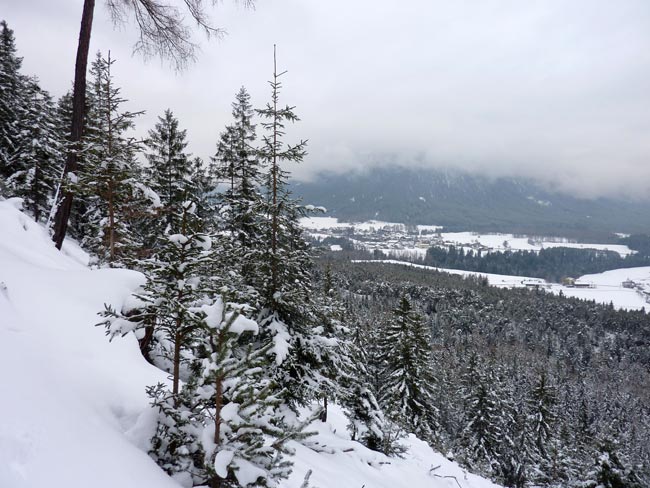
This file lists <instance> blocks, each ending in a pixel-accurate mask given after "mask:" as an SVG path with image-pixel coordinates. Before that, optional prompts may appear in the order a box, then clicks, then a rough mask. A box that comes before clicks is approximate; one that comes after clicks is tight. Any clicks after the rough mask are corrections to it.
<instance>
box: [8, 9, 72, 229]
mask: <svg viewBox="0 0 650 488" xmlns="http://www.w3.org/2000/svg"><path fill="white" fill-rule="evenodd" d="M21 65H22V58H20V57H18V56H17V54H16V45H15V39H14V35H13V31H12V30H11V29H10V28H9V27H8V25H7V23H6V22H5V21H2V22H0V192H1V193H2V194H3V195H4V196H6V197H20V198H22V199H23V202H24V207H25V209H26V210H27V211H28V212H29V213H30V214H31V215H32V216H33V217H34V219H35V220H36V221H45V220H46V219H47V217H48V215H49V213H50V209H51V207H52V203H53V202H52V200H53V196H54V192H55V186H56V181H57V177H58V174H59V172H60V170H59V166H60V164H61V161H60V159H61V141H60V139H59V137H58V134H57V132H56V130H55V121H56V116H55V110H54V104H53V102H52V99H51V97H50V95H49V94H48V93H47V92H46V91H45V90H43V89H42V88H41V87H40V86H39V84H38V81H37V80H36V78H32V77H28V76H25V75H24V74H22V73H21V72H20V69H21Z"/></svg>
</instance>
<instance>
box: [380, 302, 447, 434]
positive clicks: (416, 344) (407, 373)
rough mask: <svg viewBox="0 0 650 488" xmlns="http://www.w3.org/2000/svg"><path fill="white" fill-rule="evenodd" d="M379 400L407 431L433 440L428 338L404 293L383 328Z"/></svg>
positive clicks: (434, 418)
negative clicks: (380, 392)
mask: <svg viewBox="0 0 650 488" xmlns="http://www.w3.org/2000/svg"><path fill="white" fill-rule="evenodd" d="M381 345H382V358H383V363H384V370H383V372H382V380H383V395H382V396H381V403H382V406H383V408H384V409H385V410H386V412H387V413H388V415H389V416H390V417H391V418H392V419H393V420H395V421H396V422H398V423H399V424H401V425H402V426H403V427H404V428H405V429H406V430H408V431H410V432H413V433H415V434H416V435H418V436H419V437H420V438H421V439H424V440H426V441H428V442H432V443H433V442H436V440H437V438H438V435H439V430H440V429H439V425H438V421H437V416H436V409H435V402H434V397H435V390H434V384H435V377H434V374H433V371H432V369H431V338H430V335H429V331H428V330H427V326H426V324H425V322H424V320H423V319H422V316H421V315H420V314H418V313H417V312H415V311H414V310H413V309H412V307H411V303H410V302H409V300H408V298H407V297H406V296H403V297H402V298H401V300H400V302H399V305H398V306H397V308H395V309H394V310H393V313H392V315H391V316H390V318H389V319H388V320H387V322H386V324H385V325H384V327H383V338H382V342H381Z"/></svg>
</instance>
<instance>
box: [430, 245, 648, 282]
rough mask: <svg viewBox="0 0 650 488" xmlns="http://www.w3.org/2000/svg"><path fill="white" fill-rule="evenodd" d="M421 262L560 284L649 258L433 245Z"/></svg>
mask: <svg viewBox="0 0 650 488" xmlns="http://www.w3.org/2000/svg"><path fill="white" fill-rule="evenodd" d="M418 262H420V263H421V264H426V265H430V266H437V267H440V268H451V269H462V270H466V271H478V272H480V273H496V274H504V275H515V276H532V277H536V278H544V279H545V280H547V281H553V282H556V283H559V282H560V280H561V279H562V278H565V277H574V278H577V277H579V276H582V275H585V274H593V273H602V272H603V271H607V270H610V269H619V268H633V267H636V266H650V257H649V256H648V255H647V254H643V253H641V252H639V253H636V254H629V255H627V256H625V257H624V258H623V257H621V256H620V255H619V254H618V253H617V252H614V251H600V250H595V249H594V250H591V249H572V248H568V247H552V248H549V249H542V250H540V251H539V252H535V251H506V252H502V253H501V252H494V253H483V254H481V253H476V252H474V251H467V252H465V250H464V249H462V248H460V249H456V248H455V247H454V246H451V247H450V248H449V249H444V248H440V247H432V248H430V249H428V250H427V254H426V256H425V257H424V259H422V260H419V261H418Z"/></svg>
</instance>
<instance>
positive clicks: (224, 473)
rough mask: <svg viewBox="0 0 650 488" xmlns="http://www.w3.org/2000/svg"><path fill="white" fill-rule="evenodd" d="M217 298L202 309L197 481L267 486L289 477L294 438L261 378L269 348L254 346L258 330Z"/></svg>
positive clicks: (219, 485) (214, 484)
mask: <svg viewBox="0 0 650 488" xmlns="http://www.w3.org/2000/svg"><path fill="white" fill-rule="evenodd" d="M237 308H238V307H237V306H233V305H228V304H226V303H224V300H223V298H221V297H220V298H218V299H217V300H216V301H215V302H214V303H212V304H209V305H203V306H202V307H201V309H200V310H201V312H202V314H203V317H202V325H203V327H202V331H201V332H202V334H201V338H202V344H201V345H200V347H199V349H200V350H202V351H204V352H203V353H202V354H201V357H202V360H201V362H200V367H199V380H198V387H197V390H196V392H197V395H196V398H197V404H198V410H199V412H200V413H199V415H200V416H201V417H202V426H203V434H202V435H201V439H202V448H203V456H204V457H203V459H204V460H203V465H204V466H205V470H204V472H203V473H202V478H203V479H201V480H200V481H202V482H205V483H208V484H209V486H210V487H211V488H222V487H231V486H232V487H235V486H237V487H239V486H242V487H245V486H256V487H258V486H259V487H272V486H277V482H278V481H279V480H281V479H284V478H286V477H287V476H288V475H289V473H290V472H291V470H290V467H291V462H290V461H289V460H288V459H287V458H286V455H287V454H289V453H290V452H291V451H290V450H289V449H288V447H287V446H286V441H287V440H288V439H289V438H292V437H295V435H294V434H295V433H292V432H291V431H290V429H289V428H288V427H287V426H286V425H285V424H284V423H283V421H282V418H281V416H279V415H278V412H277V409H278V407H279V406H280V403H281V401H280V399H279V398H278V397H276V396H274V395H273V393H272V392H273V385H272V384H271V382H270V381H269V379H268V378H265V377H264V375H263V371H264V368H265V366H266V362H267V353H268V349H269V348H270V347H271V343H270V342H269V343H267V344H266V345H264V346H262V347H257V348H256V346H255V344H256V343H255V341H252V340H251V338H250V337H247V336H251V335H257V333H258V325H257V323H256V322H254V321H253V320H250V319H248V318H245V317H244V316H243V315H242V314H241V312H240V310H238V309H237Z"/></svg>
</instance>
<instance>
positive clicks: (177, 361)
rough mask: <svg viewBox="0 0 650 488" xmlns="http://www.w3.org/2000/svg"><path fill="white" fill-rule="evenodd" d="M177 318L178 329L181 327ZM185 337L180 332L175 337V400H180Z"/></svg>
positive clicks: (173, 380)
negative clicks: (179, 389) (180, 377)
mask: <svg viewBox="0 0 650 488" xmlns="http://www.w3.org/2000/svg"><path fill="white" fill-rule="evenodd" d="M178 322H179V320H178V319H177V323H176V327H177V330H178V329H179V328H180V325H179V324H178ZM182 340H183V337H182V335H181V333H180V332H176V335H175V337H174V370H173V372H172V393H173V394H174V402H175V403H177V402H178V384H179V376H180V375H181V341H182Z"/></svg>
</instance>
